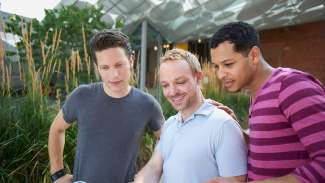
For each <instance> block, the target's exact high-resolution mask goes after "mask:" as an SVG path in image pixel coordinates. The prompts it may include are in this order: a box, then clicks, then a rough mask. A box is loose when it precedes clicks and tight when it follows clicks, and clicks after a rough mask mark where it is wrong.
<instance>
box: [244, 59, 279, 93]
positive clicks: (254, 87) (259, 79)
mask: <svg viewBox="0 0 325 183" xmlns="http://www.w3.org/2000/svg"><path fill="white" fill-rule="evenodd" d="M273 69H274V68H273V67H271V66H270V65H269V64H267V63H266V62H265V61H264V60H262V61H261V62H260V65H259V66H258V68H257V70H256V73H255V75H254V76H253V77H254V78H256V79H255V80H253V82H252V83H251V85H250V87H249V88H248V90H249V93H250V95H251V97H252V98H255V95H256V92H257V91H258V90H259V89H260V88H261V87H262V85H263V84H264V83H265V81H266V80H267V79H268V77H269V76H270V75H271V73H272V70H273Z"/></svg>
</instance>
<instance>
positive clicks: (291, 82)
mask: <svg viewBox="0 0 325 183" xmlns="http://www.w3.org/2000/svg"><path fill="white" fill-rule="evenodd" d="M281 76H282V77H281V89H280V90H285V89H287V88H288V87H291V89H295V90H300V89H304V88H306V87H316V88H323V86H322V84H321V82H320V81H319V80H317V79H316V78H315V77H314V76H312V75H311V74H309V73H306V72H303V71H299V70H296V69H291V68H281ZM292 86H295V87H292ZM303 86H305V87H303Z"/></svg>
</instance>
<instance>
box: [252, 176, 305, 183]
mask: <svg viewBox="0 0 325 183" xmlns="http://www.w3.org/2000/svg"><path fill="white" fill-rule="evenodd" d="M288 182H290V183H301V182H300V181H299V180H298V178H297V177H296V176H294V175H292V174H288V175H286V176H282V177H276V178H270V179H265V180H260V181H252V182H249V183H288Z"/></svg>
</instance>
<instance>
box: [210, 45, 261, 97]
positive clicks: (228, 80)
mask: <svg viewBox="0 0 325 183" xmlns="http://www.w3.org/2000/svg"><path fill="white" fill-rule="evenodd" d="M211 60H212V63H213V64H214V66H215V68H216V71H217V75H218V78H219V79H220V80H221V81H222V83H223V86H224V87H225V89H226V90H228V91H229V92H238V91H240V90H242V89H246V88H247V89H249V88H251V85H252V83H253V80H254V75H255V72H256V68H257V66H256V65H257V64H256V63H257V62H256V58H255V57H254V58H253V57H252V54H251V52H250V53H248V56H244V55H243V54H242V53H239V52H235V51H234V49H233V44H232V43H230V42H228V41H225V42H223V43H221V44H219V45H218V47H216V48H212V49H211Z"/></svg>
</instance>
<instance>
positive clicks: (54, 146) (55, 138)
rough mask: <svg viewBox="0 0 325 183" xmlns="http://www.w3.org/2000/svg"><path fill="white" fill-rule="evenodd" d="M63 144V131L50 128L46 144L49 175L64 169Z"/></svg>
mask: <svg viewBox="0 0 325 183" xmlns="http://www.w3.org/2000/svg"><path fill="white" fill-rule="evenodd" d="M64 143H65V131H59V130H54V129H52V128H51V130H50V133H49V142H48V150H49V157H50V171H51V173H54V172H56V171H58V170H60V169H62V168H64V165H63V149H64Z"/></svg>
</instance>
